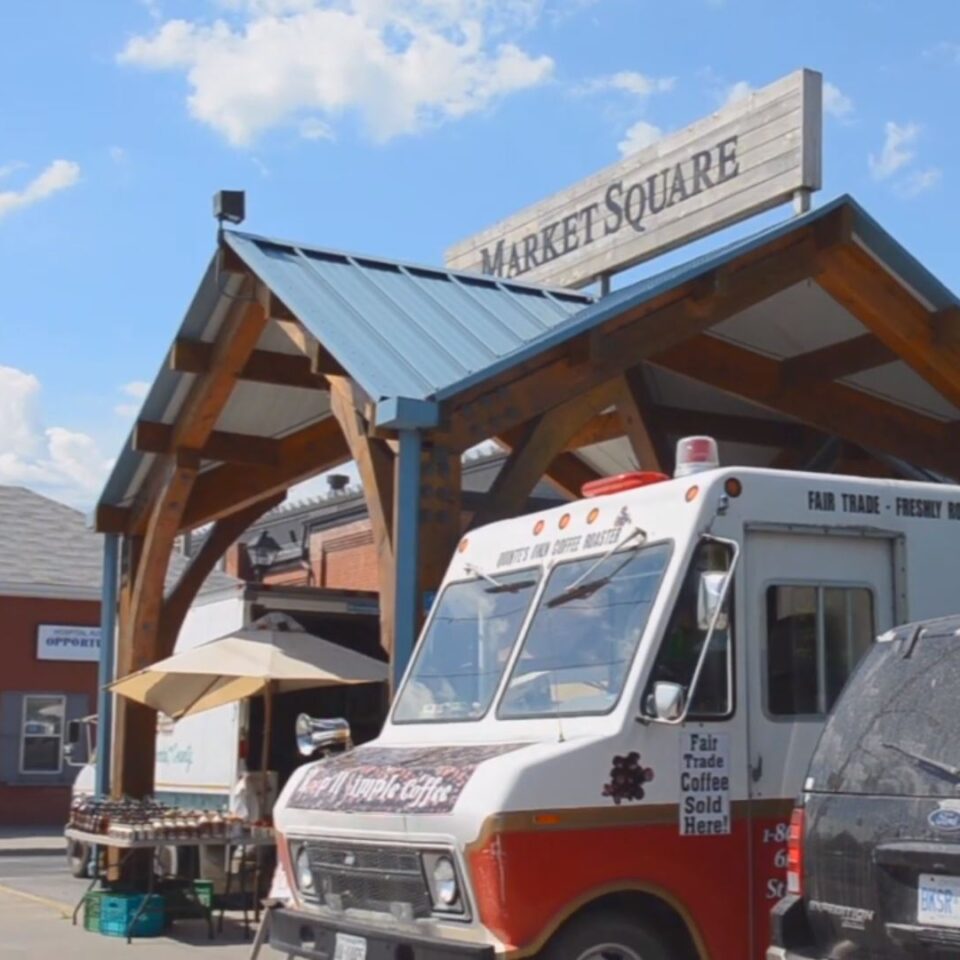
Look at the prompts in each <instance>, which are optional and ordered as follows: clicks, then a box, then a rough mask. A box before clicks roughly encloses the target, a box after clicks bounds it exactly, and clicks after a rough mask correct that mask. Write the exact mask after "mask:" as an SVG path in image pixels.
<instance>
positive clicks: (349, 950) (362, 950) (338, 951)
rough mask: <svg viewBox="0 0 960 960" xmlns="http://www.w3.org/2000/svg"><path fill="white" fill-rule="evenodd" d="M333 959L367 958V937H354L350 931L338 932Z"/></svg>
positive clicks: (364, 959) (358, 959)
mask: <svg viewBox="0 0 960 960" xmlns="http://www.w3.org/2000/svg"><path fill="white" fill-rule="evenodd" d="M333 960H367V940H366V937H354V936H352V935H351V934H349V933H338V934H337V945H336V947H334V950H333Z"/></svg>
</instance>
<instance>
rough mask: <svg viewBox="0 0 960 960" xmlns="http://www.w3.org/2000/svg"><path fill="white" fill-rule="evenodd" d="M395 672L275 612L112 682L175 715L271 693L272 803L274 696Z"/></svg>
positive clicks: (267, 723) (267, 715)
mask: <svg viewBox="0 0 960 960" xmlns="http://www.w3.org/2000/svg"><path fill="white" fill-rule="evenodd" d="M387 676H388V668H387V665H386V664H385V663H381V662H380V661H379V660H374V659H373V658H372V657H367V656H365V655H364V654H362V653H357V652H356V651H355V650H348V649H347V648H346V647H341V646H338V645H337V644H335V643H330V642H329V641H327V640H321V639H320V638H319V637H315V636H314V635H313V634H310V633H307V632H306V631H305V630H304V629H303V627H302V626H301V625H300V624H299V623H298V622H297V621H296V620H294V619H293V618H292V617H288V616H286V615H285V614H282V613H269V614H267V615H266V616H265V617H261V618H260V619H259V620H257V621H255V622H254V623H252V624H251V625H250V626H249V627H246V628H245V629H243V630H237V631H236V632H235V633H230V634H227V635H226V636H224V637H220V638H219V639H217V640H210V641H208V642H207V643H203V644H201V645H200V646H198V647H194V648H193V649H192V650H184V651H183V652H182V653H175V654H174V655H173V656H172V657H167V658H166V660H161V661H159V662H158V663H155V664H153V666H151V667H145V668H144V669H143V670H138V671H137V672H136V673H131V674H130V675H129V676H126V677H123V678H122V679H120V680H115V681H114V682H113V683H111V684H110V685H109V686H110V689H111V690H113V691H114V693H119V694H120V695H121V696H124V697H127V699H129V700H136V701H137V702H138V703H143V704H146V705H147V706H148V707H153V708H154V710H159V711H161V712H162V713H165V714H166V715H167V716H168V717H171V718H172V719H174V720H179V719H180V718H181V717H188V716H191V715H192V714H195V713H202V712H203V711H204V710H212V709H213V708H214V707H219V706H222V705H223V704H225V703H233V702H234V701H236V700H244V699H246V698H247V697H253V696H257V695H259V694H263V698H264V718H263V750H262V753H261V767H262V770H263V780H262V785H261V788H262V797H263V799H264V800H265V799H266V790H267V784H266V771H267V769H268V756H267V754H268V745H269V743H270V727H271V722H272V715H273V695H274V694H275V693H285V692H287V691H290V690H306V689H310V688H311V687H325V686H334V685H337V684H341V683H349V684H356V683H380V682H383V681H385V680H386V679H387Z"/></svg>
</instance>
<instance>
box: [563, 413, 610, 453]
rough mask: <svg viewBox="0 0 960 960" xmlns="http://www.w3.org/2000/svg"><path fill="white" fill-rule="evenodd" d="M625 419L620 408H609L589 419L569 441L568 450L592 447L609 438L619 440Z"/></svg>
mask: <svg viewBox="0 0 960 960" xmlns="http://www.w3.org/2000/svg"><path fill="white" fill-rule="evenodd" d="M623 433H624V430H623V420H622V418H621V417H620V411H619V410H616V409H614V410H608V411H606V413H598V414H597V415H596V416H595V417H592V418H591V419H590V420H588V421H587V422H586V423H585V424H584V425H583V426H582V427H581V428H580V429H579V430H578V431H577V432H576V433H575V434H574V435H573V436H572V437H571V438H570V439H569V440H568V441H567V447H566V449H567V450H570V451H573V450H579V449H580V448H581V447H590V446H593V444H595V443H606V442H607V441H609V440H618V439H619V438H620V437H622V436H623Z"/></svg>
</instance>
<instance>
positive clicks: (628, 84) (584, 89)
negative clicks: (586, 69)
mask: <svg viewBox="0 0 960 960" xmlns="http://www.w3.org/2000/svg"><path fill="white" fill-rule="evenodd" d="M676 82H677V78H676V77H648V76H647V75H646V74H644V73H637V72H636V71H634V70H621V71H619V72H618V73H611V74H608V75H607V76H605V77H594V79H592V80H588V81H587V82H586V83H584V84H582V85H581V86H580V88H579V92H581V93H599V92H601V91H605V90H619V91H622V92H623V93H632V94H633V95H634V96H637V97H649V96H651V95H652V94H654V93H668V92H669V91H670V90H672V89H673V88H674V85H675V84H676Z"/></svg>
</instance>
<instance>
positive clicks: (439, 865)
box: [423, 852, 464, 913]
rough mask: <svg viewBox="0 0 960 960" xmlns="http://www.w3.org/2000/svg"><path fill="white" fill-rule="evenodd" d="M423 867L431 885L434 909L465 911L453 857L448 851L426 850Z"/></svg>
mask: <svg viewBox="0 0 960 960" xmlns="http://www.w3.org/2000/svg"><path fill="white" fill-rule="evenodd" d="M423 869H424V872H425V873H426V875H427V882H428V883H429V885H430V897H431V899H432V900H433V909H434V910H435V911H437V912H438V913H463V912H464V908H463V897H462V895H461V893H460V881H459V878H458V876H457V867H456V864H455V863H454V862H453V857H452V856H450V854H448V853H433V852H424V854H423Z"/></svg>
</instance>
